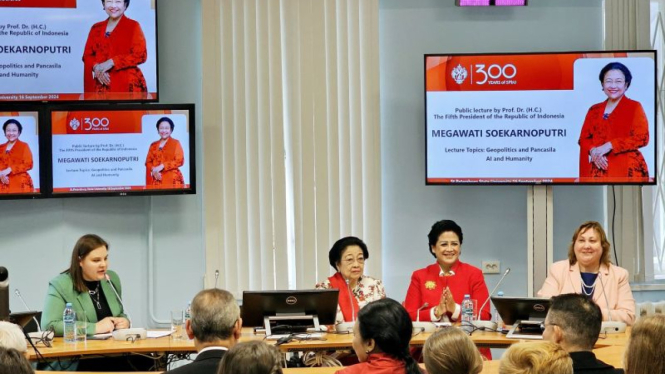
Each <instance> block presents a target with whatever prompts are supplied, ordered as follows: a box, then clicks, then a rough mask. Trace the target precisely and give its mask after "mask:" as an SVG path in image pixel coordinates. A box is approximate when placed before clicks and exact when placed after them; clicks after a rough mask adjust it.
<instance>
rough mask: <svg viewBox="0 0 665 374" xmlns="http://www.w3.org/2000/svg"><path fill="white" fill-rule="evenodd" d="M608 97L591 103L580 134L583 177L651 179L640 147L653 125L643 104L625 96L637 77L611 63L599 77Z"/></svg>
mask: <svg viewBox="0 0 665 374" xmlns="http://www.w3.org/2000/svg"><path fill="white" fill-rule="evenodd" d="M598 78H599V79H600V84H601V87H602V90H603V92H604V93H605V95H606V96H607V99H606V100H605V101H603V102H601V103H598V104H595V105H593V106H591V108H590V109H589V111H588V113H587V115H586V118H585V119H584V125H582V131H581V133H580V138H579V145H580V169H579V170H580V179H581V180H582V181H585V179H584V178H586V181H594V182H598V181H599V178H602V179H605V180H608V181H612V180H615V181H616V180H622V181H626V180H629V181H631V182H641V181H648V179H649V170H648V169H647V164H646V162H645V161H644V157H643V156H642V153H641V152H640V150H639V149H640V148H642V147H644V146H646V145H647V144H648V143H649V124H648V121H647V117H646V114H645V112H644V108H642V105H641V104H640V103H639V102H637V101H634V100H631V99H629V98H628V97H626V96H625V94H626V91H627V90H628V88H629V87H630V83H631V82H632V80H633V76H632V74H631V73H630V70H628V68H627V67H626V66H625V65H624V64H622V63H620V62H611V63H609V64H607V65H605V67H603V68H602V69H601V71H600V75H599V77H598Z"/></svg>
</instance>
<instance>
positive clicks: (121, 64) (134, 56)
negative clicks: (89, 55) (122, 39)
mask: <svg viewBox="0 0 665 374" xmlns="http://www.w3.org/2000/svg"><path fill="white" fill-rule="evenodd" d="M131 27H132V28H133V30H132V40H131V46H130V48H129V53H127V54H121V55H115V56H113V57H112V59H113V68H114V69H115V70H122V69H126V68H128V67H134V66H138V65H140V64H142V63H144V62H145V61H146V60H147V59H148V50H147V48H146V42H145V36H144V35H143V30H141V26H140V25H139V24H138V22H134V23H133V24H132V26H131Z"/></svg>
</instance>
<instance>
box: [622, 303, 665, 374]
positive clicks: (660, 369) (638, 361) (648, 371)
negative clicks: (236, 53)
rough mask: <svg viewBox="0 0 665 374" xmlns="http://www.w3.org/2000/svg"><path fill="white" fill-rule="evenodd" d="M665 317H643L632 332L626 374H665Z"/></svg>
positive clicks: (656, 315)
mask: <svg viewBox="0 0 665 374" xmlns="http://www.w3.org/2000/svg"><path fill="white" fill-rule="evenodd" d="M663 336H665V315H662V314H654V315H651V316H646V317H641V318H640V319H639V320H637V323H635V325H634V326H633V329H632V330H631V331H630V340H629V341H628V347H626V354H625V357H624V360H623V362H624V368H625V370H626V374H655V373H665V345H663Z"/></svg>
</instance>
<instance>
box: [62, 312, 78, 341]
mask: <svg viewBox="0 0 665 374" xmlns="http://www.w3.org/2000/svg"><path fill="white" fill-rule="evenodd" d="M62 322H63V338H64V340H65V343H76V312H75V311H74V309H73V308H72V303H67V304H66V305H65V310H64V311H63V312H62Z"/></svg>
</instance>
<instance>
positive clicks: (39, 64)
mask: <svg viewBox="0 0 665 374" xmlns="http://www.w3.org/2000/svg"><path fill="white" fill-rule="evenodd" d="M126 3H128V5H126ZM156 7H157V1H156V0H133V1H131V2H130V1H127V0H101V1H100V0H12V1H0V9H1V10H0V40H2V42H1V43H0V81H1V82H2V84H0V101H11V102H16V101H87V100H93V101H94V100H97V101H98V100H102V101H136V102H144V101H157V99H158V89H157V81H158V79H157V78H158V75H157V9H156Z"/></svg>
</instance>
